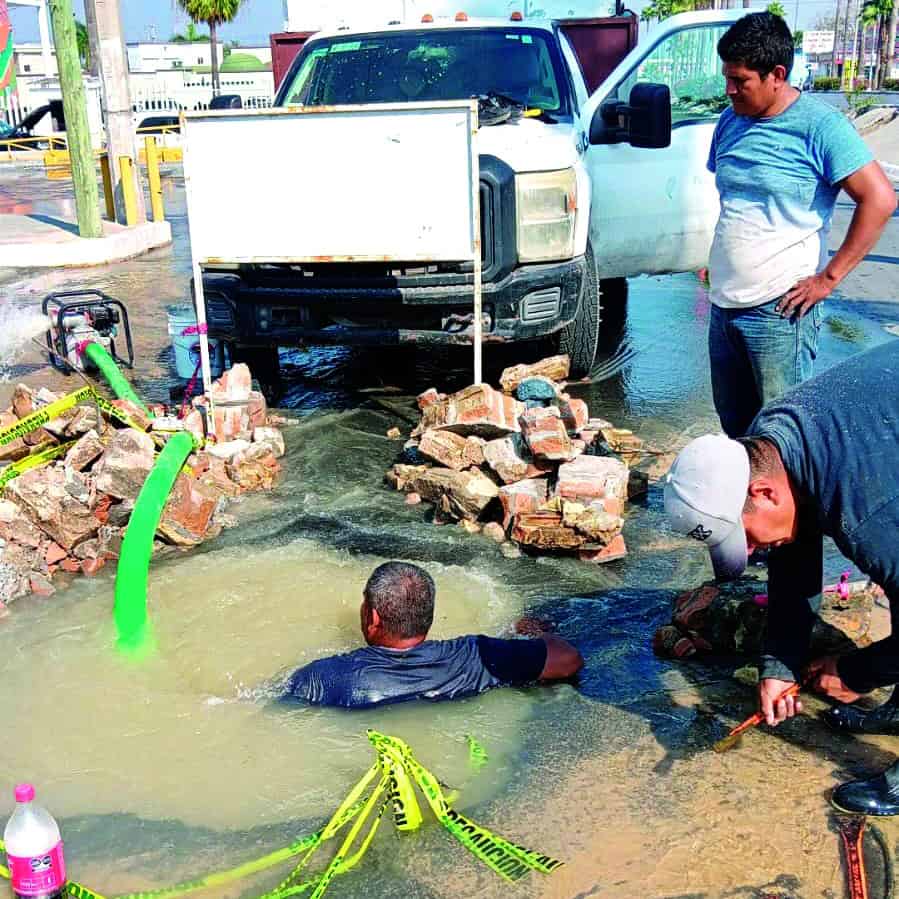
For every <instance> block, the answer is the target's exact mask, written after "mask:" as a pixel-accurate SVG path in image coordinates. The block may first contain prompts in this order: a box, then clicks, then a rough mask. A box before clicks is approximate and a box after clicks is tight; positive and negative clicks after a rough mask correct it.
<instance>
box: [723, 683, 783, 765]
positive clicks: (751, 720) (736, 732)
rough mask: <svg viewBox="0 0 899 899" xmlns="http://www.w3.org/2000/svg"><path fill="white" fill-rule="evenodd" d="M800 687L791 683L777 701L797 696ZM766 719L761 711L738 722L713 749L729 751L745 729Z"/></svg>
mask: <svg viewBox="0 0 899 899" xmlns="http://www.w3.org/2000/svg"><path fill="white" fill-rule="evenodd" d="M799 689H800V687H799V684H791V685H790V686H789V687H787V689H786V690H784V691H783V693H781V694H780V695H779V696H778V697H777V699H776V700H775V702H780V700H781V699H786V698H787V697H788V696H796V695H797V694H798V693H799ZM764 720H765V716H764V715H763V714H762V713H761V712H756V713H755V714H754V715H750V716H749V717H748V718H747V719H746V720H745V721H744V722H743V723H742V724H738V725H737V726H736V727H735V728H734V729H733V730H732V731H731V732H730V733H729V734H728V735H727V736H726V737H722V738H721V739H720V740H719V741H718V742H717V743H716V744H715V745H714V746H713V747H712V749H714V750H715V752H727V750H728V749H731V748H732V747H734V746H736V744H737V742H738V741H739V739H740V734H742V733H743V731H744V730H749V728H750V727H755V726H756V725H757V724H761V723H762V722H763V721H764Z"/></svg>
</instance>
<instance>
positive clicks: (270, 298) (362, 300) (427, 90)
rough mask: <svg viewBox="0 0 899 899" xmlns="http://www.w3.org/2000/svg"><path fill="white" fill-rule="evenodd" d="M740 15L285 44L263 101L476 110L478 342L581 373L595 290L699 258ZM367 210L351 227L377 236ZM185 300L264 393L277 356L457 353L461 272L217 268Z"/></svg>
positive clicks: (465, 321)
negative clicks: (378, 350)
mask: <svg viewBox="0 0 899 899" xmlns="http://www.w3.org/2000/svg"><path fill="white" fill-rule="evenodd" d="M743 14H744V11H742V10H716V11H710V12H702V13H687V14H684V15H679V16H675V17H672V18H670V19H668V20H666V21H665V22H662V23H660V24H659V25H657V26H654V28H653V29H652V31H651V32H650V33H649V35H648V37H647V38H646V39H644V40H643V41H642V42H641V43H640V44H639V45H638V46H636V47H634V46H633V44H634V42H635V41H636V36H637V23H636V20H635V19H634V18H633V17H628V16H625V17H616V18H614V19H601V20H569V21H551V22H542V21H531V20H527V21H522V20H521V17H520V16H515V15H513V18H512V20H496V19H481V20H477V19H468V18H467V17H465V16H464V15H459V16H457V17H456V20H455V21H451V22H443V21H439V22H433V21H427V18H428V17H425V18H426V20H425V21H422V22H421V23H417V24H415V25H390V26H387V27H385V28H383V29H380V30H366V31H364V32H353V31H348V30H340V31H335V32H329V33H316V34H314V35H311V36H305V35H302V36H301V38H302V40H301V43H302V49H301V51H300V52H299V54H298V55H297V56H296V58H295V59H294V60H293V62H292V63H291V64H290V67H289V69H288V70H287V72H286V74H285V76H284V77H283V80H282V81H281V83H280V87H279V89H278V92H277V97H276V100H275V105H276V106H288V107H307V106H333V105H346V104H350V105H356V104H379V103H396V102H405V101H409V102H414V101H436V100H451V99H463V98H469V97H478V98H479V118H480V128H479V132H478V144H477V146H478V152H479V160H480V209H481V242H482V271H483V310H484V312H483V329H484V339H485V341H488V342H494V343H498V342H503V343H507V342H516V341H533V340H542V341H545V342H548V343H549V344H550V345H551V347H550V348H551V349H554V350H557V351H563V352H568V353H569V354H570V355H571V358H572V370H573V373H574V374H576V375H578V376H581V375H585V374H587V373H588V372H589V371H590V368H591V366H592V365H593V362H594V357H595V353H596V346H597V338H598V334H599V328H600V306H601V302H602V296H603V293H605V294H606V295H607V297H609V296H611V298H612V299H613V300H614V297H615V295H616V294H620V292H621V284H622V282H623V279H626V278H629V277H633V276H637V275H641V274H655V273H663V272H676V271H692V270H696V269H699V268H701V267H703V266H704V265H705V264H706V262H707V258H708V250H709V246H710V243H711V236H712V230H713V228H714V223H715V219H716V216H717V194H716V192H715V188H714V182H713V180H712V177H711V175H710V174H709V173H708V171H707V170H706V159H707V155H708V149H709V144H710V140H711V134H712V130H713V128H714V125H715V121H716V120H717V117H718V114H719V113H720V111H721V109H723V108H724V106H725V105H726V103H727V100H726V97H725V93H724V80H723V77H722V75H721V73H720V62H719V60H718V57H717V53H716V45H717V41H718V38H720V36H721V35H722V34H723V32H724V31H725V30H726V29H727V28H728V27H729V26H730V24H731V23H732V22H734V21H735V20H736V19H737V18H739V17H740V16H741V15H743ZM358 161H359V165H360V166H364V165H365V163H366V155H365V147H364V146H360V147H359V148H358ZM284 176H285V178H304V177H315V174H314V173H312V172H304V171H303V170H302V167H301V166H300V167H298V168H297V169H296V170H295V171H292V172H285V175H284ZM372 176H373V177H377V173H376V172H373V173H372ZM434 177H440V173H439V172H435V173H434ZM339 189H340V185H339V184H335V190H339ZM272 202H274V203H277V198H276V197H273V198H272ZM383 212H384V211H383V210H378V209H364V208H360V209H359V210H358V215H359V216H361V217H363V218H364V219H366V220H367V221H370V222H371V227H372V228H378V227H384V222H385V220H386V219H385V216H384V215H383ZM294 214H296V215H297V216H306V215H315V210H314V209H297V210H295V211H294ZM204 293H205V297H206V305H207V317H208V321H209V333H210V335H211V336H214V337H217V338H220V339H223V340H225V341H227V342H228V343H229V344H230V345H231V347H232V350H233V356H234V358H238V359H245V360H247V361H249V362H251V363H252V364H253V365H254V366H255V367H256V370H257V371H259V372H260V373H261V374H262V376H263V377H264V378H265V379H266V380H268V379H272V378H274V377H275V376H276V375H277V366H278V363H277V358H278V356H277V348H278V347H279V346H291V345H301V344H316V343H338V344H389V343H414V344H416V345H441V344H443V345H458V344H465V343H468V344H470V343H471V335H472V330H473V323H472V299H473V270H472V265H471V263H458V264H452V263H434V264H432V265H429V264H427V263H422V262H421V261H416V262H414V263H408V264H406V263H403V261H402V260H397V261H392V262H388V263H382V264H371V263H339V264H338V263H328V262H318V263H315V264H302V265H286V264H277V265H265V264H258V265H257V264H252V265H251V264H244V265H240V266H224V265H223V266H220V267H218V266H217V267H215V268H212V269H208V270H207V271H206V272H205V273H204Z"/></svg>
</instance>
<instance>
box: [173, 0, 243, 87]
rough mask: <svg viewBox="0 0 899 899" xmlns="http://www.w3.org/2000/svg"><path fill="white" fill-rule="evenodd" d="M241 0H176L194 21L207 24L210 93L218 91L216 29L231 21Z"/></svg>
mask: <svg viewBox="0 0 899 899" xmlns="http://www.w3.org/2000/svg"><path fill="white" fill-rule="evenodd" d="M240 4H241V0H178V5H179V6H180V7H181V9H183V10H184V11H185V12H186V13H187V15H188V16H189V17H190V18H191V19H192V20H193V21H194V22H205V23H206V24H207V25H208V26H209V44H210V51H211V52H212V95H213V96H214V97H216V96H218V93H219V57H218V40H217V38H216V29H217V28H218V26H219V25H222V24H223V23H225V22H231V21H233V20H234V17H235V16H236V15H237V11H238V10H239V9H240Z"/></svg>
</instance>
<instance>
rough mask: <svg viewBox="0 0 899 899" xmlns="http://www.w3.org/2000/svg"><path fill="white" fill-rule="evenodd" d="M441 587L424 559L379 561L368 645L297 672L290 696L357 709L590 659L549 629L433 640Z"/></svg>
mask: <svg viewBox="0 0 899 899" xmlns="http://www.w3.org/2000/svg"><path fill="white" fill-rule="evenodd" d="M434 592H435V589H434V581H433V580H432V578H431V576H430V575H429V574H428V573H427V571H425V570H424V569H423V568H419V567H418V566H417V565H411V564H409V563H408V562H385V563H384V564H383V565H379V566H378V567H377V568H376V569H375V570H374V572H373V573H372V575H371V577H370V578H369V579H368V583H367V584H366V585H365V589H364V591H363V594H362V607H361V609H360V615H361V622H362V636H363V637H364V638H365V642H366V643H367V644H368V645H367V646H365V647H363V648H362V649H356V650H354V651H353V652H349V653H346V654H345V655H339V656H331V657H329V658H326V659H319V660H318V661H315V662H311V663H310V664H308V665H306V666H305V667H303V668H300V669H299V670H298V671H295V672H294V674H293V675H292V676H291V678H290V681H289V683H288V695H289V696H294V697H296V698H297V699H303V700H305V701H306V702H311V703H314V704H316V705H329V706H341V707H344V708H353V709H360V708H370V707H372V706H377V705H385V704H387V703H392V702H404V701H405V700H407V699H431V700H437V699H459V698H461V697H463V696H473V695H475V694H476V693H483V692H484V690H488V689H490V688H491V687H497V686H501V685H512V684H527V683H533V682H535V681H550V680H560V679H563V678H567V677H571V676H572V675H574V674H576V673H577V672H578V671H579V670H580V669H581V667H582V666H583V664H584V661H583V659H582V658H581V655H580V653H579V652H578V651H577V650H576V649H575V648H574V647H573V646H572V645H571V644H570V643H568V642H566V641H565V640H563V639H561V638H560V637H556V636H552V635H550V634H544V635H543V636H542V637H541V638H540V639H536V640H497V639H494V638H492V637H484V636H469V637H456V638H455V639H452V640H428V639H427V636H428V631H429V630H430V628H431V623H432V622H433V620H434Z"/></svg>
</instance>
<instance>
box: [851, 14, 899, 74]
mask: <svg viewBox="0 0 899 899" xmlns="http://www.w3.org/2000/svg"><path fill="white" fill-rule="evenodd" d="M893 9H894V6H893V0H867V2H866V3H865V4H864V5H863V6H862V9H861V12H860V13H859V19H860V20H861V26H862V31H863V33H864V31H865V30H867V29H868V28H872V29H873V30H874V46H873V47H872V54H873V57H874V71H873V73H872V74H873V78H872V79H871V80H872V84H871V87H880V85H881V83H882V81H883V79H884V78H885V77H886V75H887V72H888V71H889V67H890V61H891V59H892V49H893V48H892V47H890V46H889V43H888V32H889V22H890V16H891V15H892V13H893ZM864 46H865V43H864V37H863V38H862V53H864Z"/></svg>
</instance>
